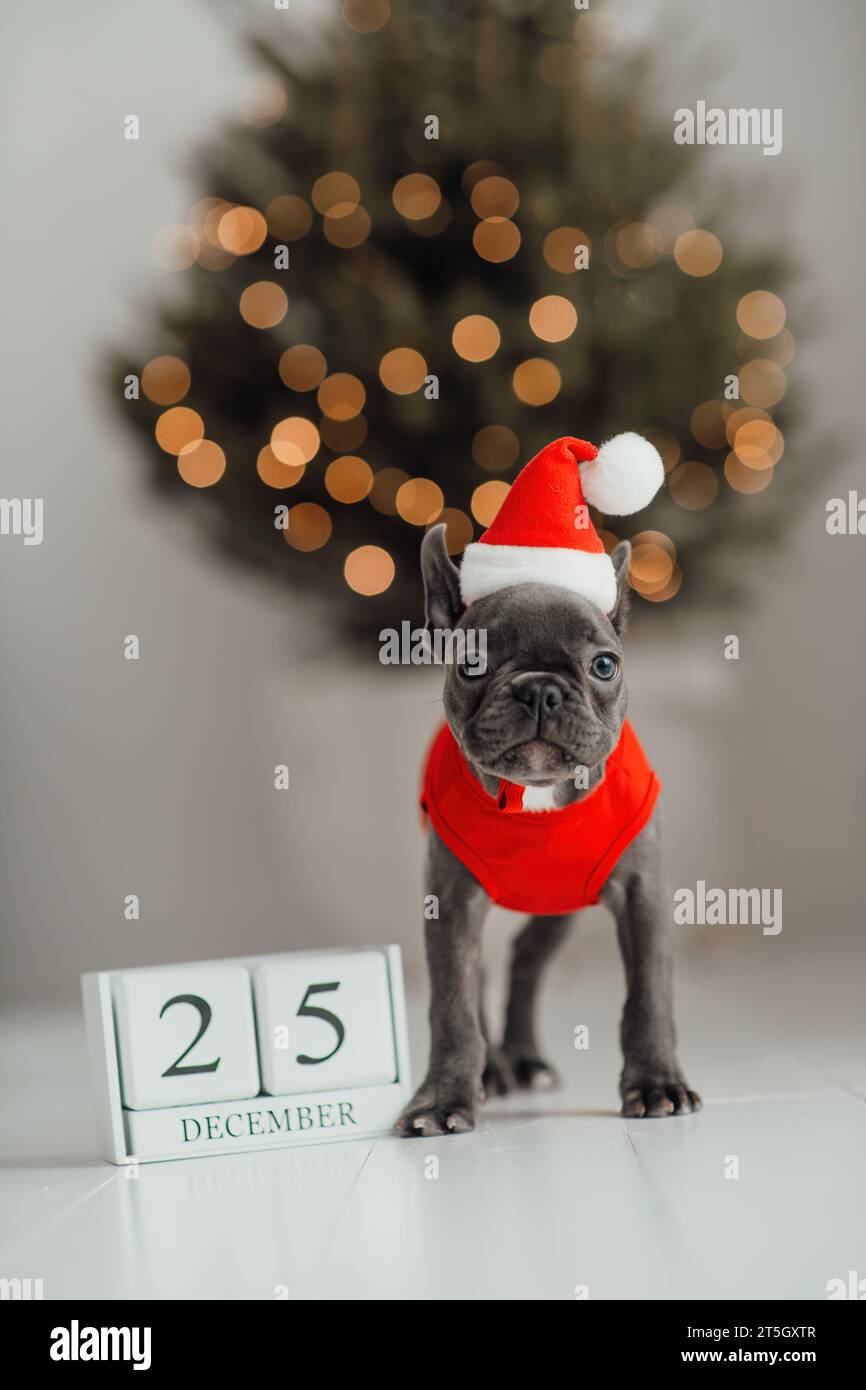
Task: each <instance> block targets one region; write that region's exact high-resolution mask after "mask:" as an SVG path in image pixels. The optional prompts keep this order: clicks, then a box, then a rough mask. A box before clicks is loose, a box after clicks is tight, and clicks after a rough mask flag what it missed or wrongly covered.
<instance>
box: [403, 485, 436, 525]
mask: <svg viewBox="0 0 866 1390" xmlns="http://www.w3.org/2000/svg"><path fill="white" fill-rule="evenodd" d="M394 505H395V507H396V509H397V515H398V516H400V517H402V519H403V520H404V521H408V522H409V524H410V525H411V526H429V525H430V522H431V521H435V520H436V518H437V517H438V515H439V513H440V512H441V510H442V508H443V506H444V505H445V498H444V496H443V495H442V489H441V487H440V486H439V484H438V483H434V482H433V480H432V478H409V479H408V480H407V481H406V482H405V483H402V484H401V486H400V487H399V488H398V489H397V495H396V497H395V498H394Z"/></svg>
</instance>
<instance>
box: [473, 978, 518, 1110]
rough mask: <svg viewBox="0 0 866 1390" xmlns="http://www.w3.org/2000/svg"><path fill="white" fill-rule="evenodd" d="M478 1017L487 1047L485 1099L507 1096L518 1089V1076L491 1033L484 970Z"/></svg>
mask: <svg viewBox="0 0 866 1390" xmlns="http://www.w3.org/2000/svg"><path fill="white" fill-rule="evenodd" d="M478 1018H479V1020H480V1023H481V1033H482V1036H483V1038H484V1046H485V1048H486V1056H485V1059H484V1072H483V1074H482V1077H481V1084H482V1086H483V1087H484V1099H485V1100H489V1099H490V1097H491V1096H507V1095H508V1092H509V1091H514V1090H516V1088H517V1078H516V1077H515V1075H514V1072H513V1071H512V1070H511V1063H510V1062H509V1060H508V1058H507V1057H506V1055H505V1053H504V1052H503V1050H502V1048H501V1047H497V1046H496V1044H495V1042H494V1041H493V1039H492V1037H491V1034H490V1027H489V1025H488V1022H487V1009H486V1007H485V1004H484V971H483V970H482V972H481V991H480V1000H479V1005H478Z"/></svg>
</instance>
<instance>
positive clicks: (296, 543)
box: [283, 502, 333, 551]
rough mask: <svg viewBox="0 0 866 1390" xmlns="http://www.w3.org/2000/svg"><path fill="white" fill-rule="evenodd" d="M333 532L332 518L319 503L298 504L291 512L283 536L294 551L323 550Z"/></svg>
mask: <svg viewBox="0 0 866 1390" xmlns="http://www.w3.org/2000/svg"><path fill="white" fill-rule="evenodd" d="M332 530H333V526H332V523H331V518H330V516H329V515H328V513H327V512H326V511H325V508H324V507H320V506H319V504H318V502H298V503H297V505H296V506H294V507H292V508H291V509H290V511H289V516H288V525H287V526H286V529H285V530H284V532H283V536H284V538H285V540H286V541H287V543H288V544H289V545H290V546H291V547H292V549H293V550H303V551H310V550H321V548H322V546H323V545H325V544H326V543H327V541H328V540H329V539H330V535H331V531H332Z"/></svg>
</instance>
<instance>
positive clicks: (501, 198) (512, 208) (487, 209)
mask: <svg viewBox="0 0 866 1390" xmlns="http://www.w3.org/2000/svg"><path fill="white" fill-rule="evenodd" d="M470 202H471V203H472V209H473V211H474V213H475V215H476V217H481V218H485V217H511V215H512V213H515V212H516V211H517V209H518V207H519V206H520V194H519V193H518V191H517V188H516V186H515V185H514V184H513V183H512V182H511V180H510V179H505V178H502V177H501V176H500V175H498V174H491V175H489V176H488V177H487V178H482V179H479V180H478V182H477V183H476V184H474V185H473V188H472V192H471V194H470Z"/></svg>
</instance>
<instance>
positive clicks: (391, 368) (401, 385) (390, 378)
mask: <svg viewBox="0 0 866 1390" xmlns="http://www.w3.org/2000/svg"><path fill="white" fill-rule="evenodd" d="M426 375H427V363H426V362H425V361H424V358H423V357H422V356H421V354H420V352H416V351H415V349H414V348H407V347H399V348H392V349H391V351H390V352H386V353H385V355H384V357H383V358H382V360H381V362H380V363H379V378H380V380H381V382H382V385H383V386H384V387H385V388H386V389H387V390H388V391H393V393H394V395H395V396H408V395H411V393H412V392H413V391H417V390H418V389H419V387H421V386H423V385H424V378H425V377H426Z"/></svg>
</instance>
